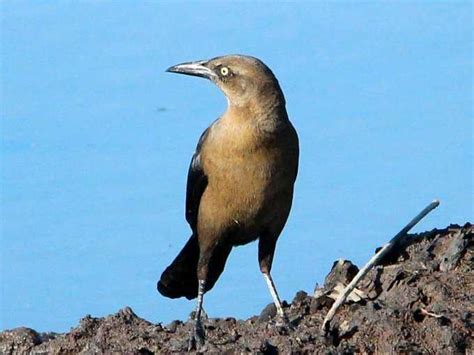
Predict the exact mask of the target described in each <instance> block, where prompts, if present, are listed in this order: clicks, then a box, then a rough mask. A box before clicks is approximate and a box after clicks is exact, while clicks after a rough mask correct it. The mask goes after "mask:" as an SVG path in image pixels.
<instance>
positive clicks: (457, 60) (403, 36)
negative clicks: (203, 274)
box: [0, 1, 473, 331]
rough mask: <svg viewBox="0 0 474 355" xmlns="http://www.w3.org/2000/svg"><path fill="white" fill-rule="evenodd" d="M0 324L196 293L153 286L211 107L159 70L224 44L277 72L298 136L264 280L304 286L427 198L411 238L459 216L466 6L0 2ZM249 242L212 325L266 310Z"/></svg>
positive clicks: (43, 324)
mask: <svg viewBox="0 0 474 355" xmlns="http://www.w3.org/2000/svg"><path fill="white" fill-rule="evenodd" d="M1 16H2V24H1V36H2V38H1V60H2V62H1V79H2V85H1V89H2V93H1V103H0V104H1V124H2V127H1V136H2V138H1V198H2V200H1V209H2V210H1V270H0V271H1V309H0V329H6V328H13V327H17V326H21V325H24V326H29V327H33V328H36V329H37V330H41V331H46V330H54V331H66V330H68V329H69V328H70V327H71V326H74V325H76V324H77V321H78V320H79V318H81V317H82V316H84V315H85V314H92V315H93V316H104V315H107V314H110V313H114V312H116V311H117V310H118V309H120V308H122V307H124V306H126V305H129V306H131V307H132V308H133V309H134V310H135V312H136V313H137V314H138V315H140V316H142V317H145V318H147V319H149V320H151V321H154V322H165V323H166V322H169V321H171V320H172V319H176V318H178V319H183V320H184V319H186V318H187V316H188V314H189V312H190V311H191V310H193V309H194V301H187V300H170V299H167V298H164V297H162V296H160V295H159V294H158V293H157V292H156V289H155V285H156V281H157V279H158V277H159V276H160V274H161V272H162V270H163V269H164V267H165V266H167V265H168V264H169V263H170V262H171V260H172V259H173V258H174V257H175V255H176V254H177V253H178V251H179V250H180V249H181V247H182V246H183V245H184V243H185V241H186V240H187V238H188V236H189V234H190V230H189V228H188V226H187V224H186V222H185V220H184V198H185V182H186V174H187V168H188V164H189V161H190V158H191V155H192V153H193V150H194V147H195V145H196V143H197V140H198V138H199V135H200V134H201V132H202V131H203V130H204V129H205V128H206V127H207V125H208V124H210V122H212V121H213V120H214V119H215V118H216V117H217V116H218V115H219V114H221V113H222V112H223V111H224V110H225V106H226V100H225V98H224V97H223V95H222V94H221V93H220V92H219V90H218V89H217V88H215V87H214V86H213V85H212V84H211V83H210V82H207V81H205V80H202V79H198V78H191V77H185V76H178V75H173V74H168V73H165V72H164V70H165V69H166V68H167V67H169V66H171V65H173V64H177V63H180V62H184V61H189V60H198V59H206V58H210V57H214V56H217V55H223V54H229V53H242V54H250V55H254V56H257V57H259V58H261V59H262V60H263V61H264V62H266V63H267V64H268V65H269V66H270V67H271V68H272V70H273V71H274V72H275V74H276V75H277V77H278V78H279V80H280V83H281V86H282V88H283V90H284V92H285V95H286V99H287V108H288V112H289V114H290V117H291V118H292V121H293V122H294V125H295V126H296V128H297V130H298V132H299V136H300V143H301V167H300V172H299V177H298V180H297V185H296V194H295V198H294V205H293V210H292V213H291V215H290V219H289V221H288V224H287V226H286V228H285V230H284V232H283V234H282V236H281V238H280V241H279V244H278V246H277V254H276V257H275V262H274V268H273V275H274V279H275V282H276V284H277V287H278V288H279V291H280V293H281V296H282V298H284V299H287V300H291V299H292V297H293V296H294V294H295V292H296V291H298V290H300V289H303V290H306V291H307V292H312V290H313V289H314V286H315V283H316V282H318V283H322V282H323V280H324V276H325V275H326V273H327V272H328V271H329V269H330V267H331V265H332V262H333V261H334V260H336V259H337V258H341V257H343V258H348V259H351V260H353V261H355V262H356V263H358V264H359V265H360V264H362V263H364V262H365V261H366V260H367V259H368V258H369V256H371V255H372V253H373V251H374V249H375V248H376V247H377V246H380V245H381V244H383V243H385V242H386V241H387V240H388V239H389V238H390V237H392V236H393V235H394V234H395V233H396V232H397V231H398V230H399V229H400V228H401V227H403V226H404V225H405V223H407V222H408V221H409V220H410V219H411V218H412V217H413V216H414V215H415V214H417V213H418V212H419V210H421V209H422V208H423V207H424V206H425V205H426V204H427V203H429V202H430V201H431V200H433V199H434V198H439V199H441V202H442V204H441V206H440V207H439V208H438V209H437V210H435V211H434V212H433V213H432V214H431V215H429V216H428V217H427V218H426V219H425V220H423V221H422V223H420V224H419V226H417V227H416V228H415V230H416V231H423V230H427V229H432V228H434V227H439V228H442V227H445V226H446V225H448V224H450V223H460V224H463V223H465V222H466V221H468V220H471V221H472V217H473V198H472V196H473V183H472V181H473V180H472V178H473V171H472V164H473V149H472V148H473V146H472V140H473V123H472V104H473V102H472V74H473V71H472V62H473V58H472V4H471V3H469V2H419V3H409V2H376V3H355V2H331V3H317V2H306V3H304V2H298V3H274V2H256V3H254V2H242V3H237V2H234V3H230V2H228V3H220V2H219V3H218V2H179V3H175V2H173V3H171V2H170V3H158V2H139V3H138V2H131V1H130V2H127V1H114V2H109V1H101V2H94V1H90V2H67V1H58V2H53V1H44V2H41V1H30V2H13V1H10V2H7V1H2V2H1ZM256 250H257V249H256V244H255V243H254V244H251V245H248V246H245V247H240V248H238V249H235V250H234V252H233V253H232V254H231V256H230V259H229V261H228V265H227V267H226V271H225V272H224V274H223V275H222V277H221V279H220V280H219V282H218V284H217V285H216V287H215V288H214V289H213V290H212V292H210V293H209V294H208V295H206V297H205V308H206V311H207V312H208V314H209V315H210V316H211V317H215V316H234V317H238V318H246V317H249V316H251V315H253V314H256V313H258V312H259V311H260V310H261V309H262V308H263V307H264V306H265V305H266V304H268V303H269V302H271V298H270V295H269V293H268V291H267V289H266V285H265V282H264V280H263V279H262V277H261V275H260V272H259V269H258V265H257V252H256Z"/></svg>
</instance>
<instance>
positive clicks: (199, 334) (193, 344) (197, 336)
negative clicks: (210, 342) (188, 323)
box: [188, 320, 206, 351]
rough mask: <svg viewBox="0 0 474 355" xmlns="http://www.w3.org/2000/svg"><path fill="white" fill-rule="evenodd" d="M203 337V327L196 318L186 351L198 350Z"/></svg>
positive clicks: (201, 344)
mask: <svg viewBox="0 0 474 355" xmlns="http://www.w3.org/2000/svg"><path fill="white" fill-rule="evenodd" d="M205 338H206V337H205V333H204V327H203V326H202V323H201V322H200V321H199V320H196V321H195V323H194V326H193V328H192V329H191V334H190V336H189V341H188V351H192V350H199V348H201V347H202V346H204V342H205Z"/></svg>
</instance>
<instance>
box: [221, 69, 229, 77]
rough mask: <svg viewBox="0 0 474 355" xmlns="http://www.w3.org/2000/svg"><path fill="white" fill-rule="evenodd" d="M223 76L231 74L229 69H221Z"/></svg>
mask: <svg viewBox="0 0 474 355" xmlns="http://www.w3.org/2000/svg"><path fill="white" fill-rule="evenodd" d="M221 74H222V75H223V76H226V75H228V74H229V68H227V67H222V68H221Z"/></svg>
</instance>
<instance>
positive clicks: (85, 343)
mask: <svg viewBox="0 0 474 355" xmlns="http://www.w3.org/2000/svg"><path fill="white" fill-rule="evenodd" d="M472 234H473V227H472V225H470V224H467V225H465V226H463V227H459V226H450V227H449V228H446V229H442V230H433V231H430V232H425V233H420V234H415V235H409V236H407V237H406V238H404V241H403V244H402V245H401V246H400V248H401V250H399V251H398V252H399V253H398V254H397V253H393V254H392V256H391V258H389V259H387V260H385V261H384V264H383V265H378V266H377V267H376V268H375V269H373V270H371V271H370V272H369V273H368V274H367V275H366V276H365V278H364V279H363V280H361V282H360V284H359V285H358V286H357V288H358V289H359V291H360V292H361V293H360V294H359V295H358V297H359V298H361V299H362V298H363V296H361V295H364V294H366V295H368V297H369V298H368V299H367V300H365V302H358V303H347V304H345V305H342V306H341V307H340V308H339V310H338V312H337V314H336V316H335V318H334V324H335V327H334V329H332V330H331V333H330V334H329V336H327V337H324V336H321V335H320V328H321V325H322V322H323V319H324V316H325V315H326V313H327V311H328V309H329V307H330V306H331V305H332V304H333V302H334V301H333V300H332V299H331V298H330V297H329V295H330V294H331V292H332V291H334V288H336V289H337V288H338V287H339V289H340V287H341V285H346V284H347V283H348V282H350V280H351V279H352V278H353V277H354V275H355V274H356V273H357V271H358V269H357V267H356V266H355V265H353V264H352V263H350V262H349V261H344V260H343V261H337V262H336V263H334V267H333V269H332V270H331V272H330V273H329V275H328V276H327V278H326V284H325V285H323V287H321V288H318V289H317V292H316V293H315V295H314V297H310V296H308V295H307V294H306V292H304V291H299V292H298V293H297V294H296V295H295V297H294V298H293V301H292V304H291V306H288V304H287V303H286V302H284V303H283V306H284V308H285V311H286V313H287V315H288V318H289V319H290V320H292V323H293V324H294V326H295V327H294V329H286V330H285V329H284V327H281V326H279V324H278V321H277V319H276V313H277V312H276V308H275V306H274V304H273V303H271V304H269V305H268V306H267V307H265V309H264V310H263V311H262V312H261V314H260V316H253V317H251V318H249V319H248V320H236V319H234V318H226V319H219V318H208V319H207V321H205V322H204V326H205V329H206V336H207V343H206V344H205V345H204V346H203V347H202V348H200V349H199V350H200V351H201V352H202V353H204V352H209V353H259V354H273V353H282V354H287V353H318V354H319V353H326V354H343V353H380V354H382V353H400V352H401V353H436V354H450V353H474V346H473V336H472V334H473V331H474V322H473V321H474V319H473V318H474V317H473V314H474V311H473V307H472V305H473V303H474V296H473V295H474V292H473V291H474V290H473V286H472V285H473V284H474V282H473V276H472V275H473V265H472V264H473V260H474V251H473V250H472ZM461 235H462V236H463V237H462V239H465V240H467V241H468V243H467V245H466V246H463V248H464V249H463V250H464V251H463V252H461V253H454V252H453V250H460V249H459V247H458V246H459V245H460V244H459V243H460V242H459V238H461ZM456 240H458V241H456ZM456 243H457V244H456ZM453 245H454V246H453ZM456 245H458V246H456ZM446 255H453V256H454V255H456V257H455V258H452V259H451V260H453V261H452V262H450V263H451V264H450V263H448V262H445V263H444V264H443V265H445V266H446V267H445V266H443V270H440V269H439V268H437V267H429V268H428V267H426V268H425V267H424V265H429V264H430V263H431V265H437V264H441V262H442V260H444V258H445V257H446ZM454 260H456V261H455V262H454ZM448 265H455V266H453V267H447V266H448ZM229 312H231V310H229ZM191 329H192V322H191V321H189V320H188V321H187V322H185V323H183V322H181V321H174V322H171V323H170V324H169V325H167V326H166V327H162V326H161V324H153V323H150V322H149V321H146V320H144V319H142V318H140V317H138V316H137V315H136V314H135V313H134V312H133V310H132V309H131V308H129V307H125V308H123V309H122V310H120V311H118V312H117V313H116V314H113V315H110V316H108V317H103V318H95V317H91V316H86V317H84V318H83V319H81V321H80V323H79V325H78V326H77V327H76V328H74V329H72V330H71V331H70V332H68V333H66V334H55V333H47V334H39V333H37V332H36V331H34V330H32V329H28V328H17V329H13V330H5V331H3V332H1V333H0V354H23V353H24V354H46V353H52V354H59V353H65V354H69V353H71V354H76V353H78V354H94V353H97V354H104V353H106V354H108V353H126V354H152V353H155V354H161V353H173V352H178V353H185V352H187V347H188V339H189V335H190V331H191ZM284 330H285V331H284Z"/></svg>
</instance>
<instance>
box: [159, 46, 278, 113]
mask: <svg viewBox="0 0 474 355" xmlns="http://www.w3.org/2000/svg"><path fill="white" fill-rule="evenodd" d="M166 71H168V72H172V73H180V74H186V75H193V76H199V77H203V78H206V79H209V80H211V81H213V82H214V83H215V84H216V85H217V86H218V87H219V88H220V89H221V90H222V91H223V92H224V94H225V95H226V97H227V99H228V100H229V104H230V105H231V106H243V105H247V104H249V103H250V102H252V101H256V100H262V99H264V98H268V99H272V98H274V99H276V100H277V101H279V102H283V104H284V98H283V94H282V91H281V89H280V85H279V84H278V80H277V79H276V78H275V76H274V75H273V73H272V71H271V70H270V69H269V68H268V67H267V66H266V65H265V64H264V63H263V62H262V61H261V60H259V59H257V58H254V57H250V56H244V55H228V56H223V57H217V58H213V59H210V60H200V61H195V62H187V63H182V64H177V65H174V66H172V67H170V68H168V69H167V70H166Z"/></svg>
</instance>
